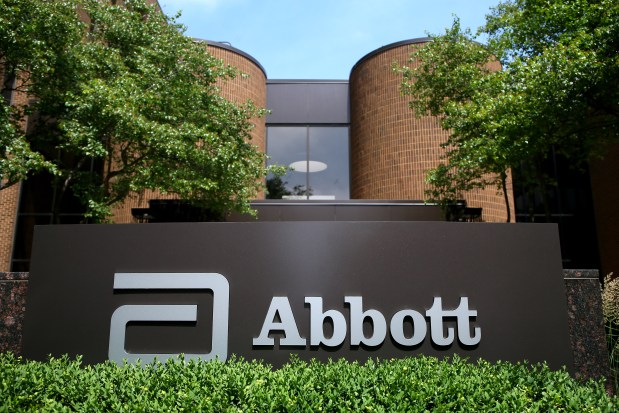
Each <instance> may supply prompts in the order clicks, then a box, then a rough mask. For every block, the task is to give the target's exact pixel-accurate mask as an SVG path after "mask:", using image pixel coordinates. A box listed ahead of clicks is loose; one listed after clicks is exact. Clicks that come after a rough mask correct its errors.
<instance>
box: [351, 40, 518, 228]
mask: <svg viewBox="0 0 619 413" xmlns="http://www.w3.org/2000/svg"><path fill="white" fill-rule="evenodd" d="M411 43H414V41H411ZM411 47H416V46H415V45H414V44H413V45H411V44H410V43H409V44H402V43H398V44H396V45H395V46H394V47H389V46H387V47H385V48H384V49H380V50H378V51H376V52H374V53H371V54H370V55H368V56H366V57H365V58H363V59H361V60H360V61H359V62H358V63H357V65H355V67H354V68H353V70H352V72H351V76H350V117H351V130H350V139H351V141H350V152H351V183H350V185H351V198H354V199H411V200H423V199H425V198H426V196H425V194H424V191H425V190H426V189H428V186H427V184H426V183H425V171H426V170H428V169H431V168H434V167H435V166H436V165H437V164H438V162H439V160H440V157H441V155H442V154H443V153H444V151H443V149H441V148H440V144H441V143H442V142H444V141H445V139H446V138H447V136H448V134H447V132H446V131H444V130H443V129H442V128H441V126H440V125H439V123H438V121H437V119H436V118H434V117H430V116H423V117H420V118H419V117H416V116H415V114H414V113H413V112H412V110H411V109H410V108H409V107H408V101H409V98H408V97H406V96H402V95H401V93H400V87H399V86H400V83H401V81H402V77H401V75H399V74H397V73H394V72H393V70H392V65H393V63H394V62H397V63H398V64H401V65H402V64H408V63H407V60H408V58H409V55H410V53H411V52H412V49H411ZM508 187H509V188H511V176H510V179H509V182H508ZM509 195H510V200H511V211H512V219H513V217H514V213H513V211H514V206H513V194H512V192H511V191H509ZM465 197H466V200H467V202H468V205H469V206H471V207H482V208H483V219H484V220H485V221H495V222H501V221H505V220H506V218H507V212H506V208H505V202H504V200H503V196H502V194H499V193H498V191H497V189H496V188H493V187H492V188H486V189H482V190H476V191H471V192H470V193H467V194H466V195H465Z"/></svg>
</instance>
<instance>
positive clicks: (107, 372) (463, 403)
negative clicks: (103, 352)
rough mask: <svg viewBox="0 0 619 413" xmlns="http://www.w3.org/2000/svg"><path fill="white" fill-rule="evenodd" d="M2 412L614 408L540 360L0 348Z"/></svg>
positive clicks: (616, 405)
mask: <svg viewBox="0 0 619 413" xmlns="http://www.w3.org/2000/svg"><path fill="white" fill-rule="evenodd" d="M0 411H1V412H22V411H28V412H34V411H36V412H51V411H54V412H69V411H80V412H95V411H114V412H155V411H175V412H181V411H204V412H208V411H217V412H241V411H242V412H270V411H274V412H296V411H299V412H305V411H307V412H310V411H312V412H318V411H327V412H341V411H355V412H362V411H366V412H424V411H437V412H442V411H471V412H472V411H475V412H480V411H483V412H525V411H526V412H537V411H544V412H547V411H578V412H617V411H619V399H618V398H617V397H616V396H609V395H607V394H606V392H605V390H604V384H603V383H601V382H588V383H579V382H577V381H576V380H574V379H572V378H571V377H570V376H569V375H568V374H567V373H566V372H565V371H551V370H550V369H549V368H548V367H547V366H544V365H530V364H526V363H523V364H511V363H505V362H499V363H488V362H485V361H479V362H470V361H467V360H465V359H462V358H459V357H457V356H456V357H453V358H451V359H445V360H438V359H436V358H431V357H423V356H421V357H415V358H407V359H399V360H393V359H392V360H381V361H374V360H370V361H368V362H366V363H364V364H360V363H356V362H347V361H344V360H340V361H334V362H329V363H321V362H317V361H312V362H305V361H301V360H299V359H297V358H292V359H291V361H290V362H289V363H288V364H286V365H285V366H283V367H282V368H280V369H273V368H271V367H270V366H269V365H267V364H264V363H261V362H256V361H244V360H241V359H237V358H232V359H231V360H229V361H228V362H226V363H220V362H203V361H199V362H196V361H191V362H188V363H184V362H182V361H180V360H170V361H168V362H166V363H163V364H161V363H158V364H154V365H146V366H138V365H125V366H117V365H116V364H114V363H111V362H107V363H103V364H98V365H92V366H84V365H82V363H81V361H80V359H79V358H77V359H70V358H68V357H63V358H51V359H50V360H49V361H48V362H34V361H24V360H22V359H21V358H18V357H15V356H13V355H11V354H2V355H0Z"/></svg>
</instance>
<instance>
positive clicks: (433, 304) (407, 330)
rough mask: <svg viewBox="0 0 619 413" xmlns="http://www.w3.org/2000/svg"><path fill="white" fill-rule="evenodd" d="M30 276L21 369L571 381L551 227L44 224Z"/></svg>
mask: <svg viewBox="0 0 619 413" xmlns="http://www.w3.org/2000/svg"><path fill="white" fill-rule="evenodd" d="M31 267H32V269H31V273H30V284H29V291H28V294H29V295H28V302H27V309H26V319H25V325H24V339H23V349H22V353H23V355H24V356H25V357H26V358H32V359H40V360H44V359H46V357H47V355H48V354H52V355H55V356H59V355H62V354H69V355H72V356H73V355H78V354H81V355H83V356H84V361H85V362H86V363H96V362H102V361H104V360H106V359H111V360H115V361H117V362H119V363H121V362H122V360H124V359H126V360H128V361H135V360H137V359H141V360H143V361H146V362H148V361H152V360H153V359H154V358H155V357H156V358H158V359H159V360H163V359H166V358H168V357H170V356H176V355H177V354H179V353H182V354H184V355H185V357H186V358H197V357H200V358H203V359H219V360H222V361H223V360H226V359H227V358H228V357H230V356H231V355H232V354H236V355H239V356H243V357H245V358H248V359H263V360H265V361H267V362H269V363H272V364H273V365H275V366H279V365H282V364H284V363H285V362H287V361H288V360H289V358H290V355H291V354H298V355H299V357H301V358H304V359H311V358H316V359H319V360H327V359H329V358H332V359H337V358H340V357H344V358H347V359H349V360H366V359H368V358H376V357H379V358H392V357H406V356H411V355H415V354H425V355H433V356H439V357H440V356H445V355H452V354H456V353H457V354H459V355H461V356H464V357H470V358H472V359H476V358H484V359H487V360H489V361H497V360H507V361H514V362H515V361H522V360H528V361H531V362H541V361H546V362H548V364H549V365H550V366H551V367H553V368H559V367H561V366H563V365H565V366H567V367H568V369H570V370H571V369H572V356H571V349H570V346H569V335H568V327H567V307H566V298H565V289H564V284H563V277H562V268H561V259H560V252H559V241H558V234H557V229H556V226H555V225H545V224H534V225H528V224H517V225H514V224H511V225H510V224H474V223H444V222H256V223H185V224H148V225H144V224H142V225H79V226H78V225H68V226H44V227H37V228H36V232H35V243H34V253H33V260H32V266H31Z"/></svg>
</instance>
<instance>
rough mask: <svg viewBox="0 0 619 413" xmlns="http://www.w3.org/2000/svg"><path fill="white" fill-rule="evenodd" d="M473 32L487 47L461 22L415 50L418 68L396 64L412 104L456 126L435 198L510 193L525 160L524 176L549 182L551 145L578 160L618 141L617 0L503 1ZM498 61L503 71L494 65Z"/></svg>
mask: <svg viewBox="0 0 619 413" xmlns="http://www.w3.org/2000/svg"><path fill="white" fill-rule="evenodd" d="M477 35H485V36H487V37H488V42H487V44H486V45H483V44H480V43H477V42H475V41H474V40H475V38H476V37H475V36H473V35H472V34H471V32H470V31H468V30H462V29H461V28H460V24H459V21H458V20H457V19H456V21H455V22H454V24H453V26H452V27H451V28H450V29H448V30H447V31H446V33H445V34H444V35H442V36H437V37H435V38H434V41H433V42H431V43H429V44H428V45H427V46H426V47H424V48H421V49H419V50H417V51H415V52H414V53H413V54H412V56H411V61H413V62H416V63H418V66H417V67H411V68H408V67H404V68H400V69H399V70H400V71H401V73H402V74H403V77H404V80H403V83H402V90H403V92H404V93H405V94H408V95H410V96H412V101H411V107H412V108H413V109H414V110H415V111H416V112H417V113H418V114H424V113H430V114H432V115H436V116H439V117H440V119H441V123H442V126H443V127H444V128H445V129H448V130H450V137H449V139H448V140H447V142H445V144H444V146H445V148H446V149H447V150H446V156H445V163H444V164H443V165H441V166H439V168H437V169H435V170H433V171H430V173H429V175H428V180H429V182H430V183H431V184H436V185H435V187H434V190H433V191H430V195H434V196H438V197H439V198H442V199H445V198H447V197H448V196H451V194H453V193H454V192H458V191H466V190H469V189H471V188H472V187H476V186H486V185H488V184H493V183H498V184H499V185H500V186H502V187H503V192H504V193H505V187H504V184H505V178H506V176H507V171H508V170H509V169H510V168H514V167H516V166H519V165H520V164H521V163H523V162H524V163H526V164H527V165H528V166H529V168H528V169H527V170H528V172H529V177H528V179H530V180H532V181H536V182H538V183H539V184H540V185H547V183H548V182H549V181H548V178H547V177H545V176H544V175H543V173H542V171H541V169H540V168H539V165H540V164H541V162H542V161H543V160H544V159H545V158H546V157H547V156H548V153H549V151H550V149H551V148H554V149H555V150H556V151H557V152H559V153H561V154H562V155H564V156H565V157H566V158H568V159H569V160H570V162H572V164H573V165H575V166H579V165H582V164H583V163H584V162H586V161H588V160H589V159H590V158H591V157H592V156H596V155H599V154H601V153H602V152H603V149H604V147H605V145H606V144H607V143H608V142H612V141H616V140H617V138H619V127H618V126H619V87H618V83H617V81H616V79H617V76H618V75H619V64H618V63H617V60H616V56H617V53H618V51H619V4H618V3H617V2H616V1H613V0H598V1H586V0H569V1H565V0H550V1H542V0H511V1H506V2H503V3H501V4H499V5H498V6H497V7H496V8H494V9H492V12H491V14H490V15H488V16H487V19H486V25H485V26H483V27H482V28H480V29H479V30H478V32H477ZM495 60H498V61H499V62H500V63H501V64H502V67H503V70H498V71H491V70H489V69H488V63H489V62H493V61H495ZM446 171H448V172H449V174H450V175H449V176H450V177H451V178H452V179H453V180H452V181H451V183H450V184H448V185H447V186H445V177H446V176H447V175H446V174H445V172H446ZM495 177H496V178H495ZM545 192H546V191H542V193H545ZM506 199H507V197H506ZM508 210H509V209H508Z"/></svg>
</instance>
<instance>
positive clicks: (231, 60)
mask: <svg viewBox="0 0 619 413" xmlns="http://www.w3.org/2000/svg"><path fill="white" fill-rule="evenodd" d="M208 48H209V52H211V53H212V54H213V56H215V57H217V58H218V59H222V60H223V61H224V62H225V63H226V64H229V65H231V66H234V67H236V68H237V69H239V70H240V71H241V72H242V73H244V74H246V75H248V76H247V77H246V76H237V77H236V78H234V79H231V80H228V81H226V82H221V83H220V87H221V93H222V96H223V97H225V98H226V99H229V100H231V101H233V102H236V103H244V102H246V101H247V100H251V101H252V102H253V103H254V104H255V105H256V106H258V107H261V108H264V107H266V74H265V73H264V71H263V70H262V68H261V67H260V66H259V65H258V64H257V63H256V62H254V61H253V60H251V59H250V58H248V57H246V56H244V55H242V54H240V53H237V52H235V51H234V50H232V49H228V48H225V47H219V46H216V45H211V46H208ZM252 123H253V124H254V129H253V130H252V132H251V136H252V138H251V141H252V143H253V144H254V145H256V146H257V147H258V149H259V150H260V151H262V152H264V151H265V150H266V141H265V137H266V126H265V118H259V119H252ZM263 197H264V195H263V194H261V195H260V196H259V199H260V198H263ZM176 198H177V197H176V196H175V195H162V194H161V193H159V192H156V191H150V190H148V191H144V192H142V193H134V194H132V195H131V196H130V197H129V198H127V200H125V202H123V203H120V204H117V205H115V207H114V209H113V217H112V221H113V222H115V223H132V222H134V219H133V217H132V215H131V209H132V208H147V207H148V201H149V200H151V199H176Z"/></svg>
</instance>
